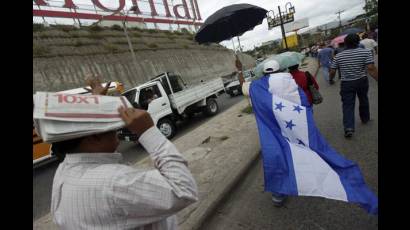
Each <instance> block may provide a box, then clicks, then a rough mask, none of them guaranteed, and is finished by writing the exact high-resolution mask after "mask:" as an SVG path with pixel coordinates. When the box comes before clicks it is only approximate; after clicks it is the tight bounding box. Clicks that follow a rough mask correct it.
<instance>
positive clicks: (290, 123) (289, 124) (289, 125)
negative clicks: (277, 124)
mask: <svg viewBox="0 0 410 230" xmlns="http://www.w3.org/2000/svg"><path fill="white" fill-rule="evenodd" d="M285 122H286V128H289V129H290V130H292V127H293V126H296V125H295V124H293V122H292V120H290V121H285Z"/></svg>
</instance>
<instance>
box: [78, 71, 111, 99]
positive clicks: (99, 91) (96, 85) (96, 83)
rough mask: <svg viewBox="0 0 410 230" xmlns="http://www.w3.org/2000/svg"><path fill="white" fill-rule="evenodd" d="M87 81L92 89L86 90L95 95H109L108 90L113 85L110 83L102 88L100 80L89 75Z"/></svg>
mask: <svg viewBox="0 0 410 230" xmlns="http://www.w3.org/2000/svg"><path fill="white" fill-rule="evenodd" d="M85 81H86V84H87V85H89V86H90V87H91V90H90V89H87V88H84V89H85V90H87V91H89V92H91V93H92V94H94V95H107V92H108V88H109V87H110V85H111V82H108V83H107V85H106V86H105V87H102V85H101V81H100V79H99V78H98V77H97V76H94V75H88V76H87V77H86V80H85Z"/></svg>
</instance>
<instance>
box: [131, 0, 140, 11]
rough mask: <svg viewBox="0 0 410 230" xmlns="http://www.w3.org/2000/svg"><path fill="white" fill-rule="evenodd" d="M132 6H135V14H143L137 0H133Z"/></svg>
mask: <svg viewBox="0 0 410 230" xmlns="http://www.w3.org/2000/svg"><path fill="white" fill-rule="evenodd" d="M132 6H133V7H134V8H133V11H134V13H135V14H141V10H140V8H139V7H138V3H137V0H132Z"/></svg>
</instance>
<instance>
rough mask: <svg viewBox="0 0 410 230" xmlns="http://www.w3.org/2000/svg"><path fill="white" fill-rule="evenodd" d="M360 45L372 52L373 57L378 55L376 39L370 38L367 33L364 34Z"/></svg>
mask: <svg viewBox="0 0 410 230" xmlns="http://www.w3.org/2000/svg"><path fill="white" fill-rule="evenodd" d="M360 44H362V45H363V46H364V48H366V49H369V50H371V51H372V54H373V56H374V55H376V54H377V42H376V41H375V40H374V39H371V38H369V36H368V34H367V33H364V34H363V36H362V40H361V41H360Z"/></svg>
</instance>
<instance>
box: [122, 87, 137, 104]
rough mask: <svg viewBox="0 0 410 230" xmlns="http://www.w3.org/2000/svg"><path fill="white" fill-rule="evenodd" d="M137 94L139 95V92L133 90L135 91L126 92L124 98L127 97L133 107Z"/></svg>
mask: <svg viewBox="0 0 410 230" xmlns="http://www.w3.org/2000/svg"><path fill="white" fill-rule="evenodd" d="M136 93H137V90H136V89H133V90H130V91H128V92H125V93H124V94H123V96H124V97H126V98H127V99H128V101H129V102H130V103H131V104H132V105H133V104H134V102H135V96H136Z"/></svg>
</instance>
